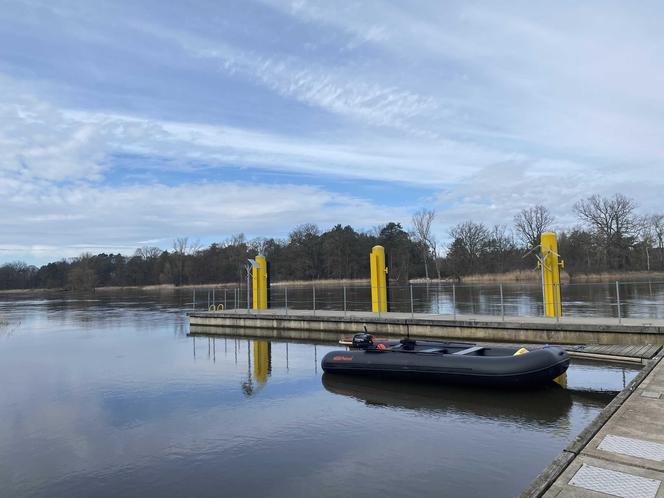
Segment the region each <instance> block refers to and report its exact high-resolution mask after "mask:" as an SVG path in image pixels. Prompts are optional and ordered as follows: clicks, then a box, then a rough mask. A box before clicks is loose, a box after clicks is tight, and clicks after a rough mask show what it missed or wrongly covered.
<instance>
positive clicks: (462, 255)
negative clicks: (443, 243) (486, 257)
mask: <svg viewBox="0 0 664 498" xmlns="http://www.w3.org/2000/svg"><path fill="white" fill-rule="evenodd" d="M450 236H451V237H452V238H453V239H454V241H453V242H452V245H451V247H450V250H449V252H448V259H450V261H451V262H452V264H453V265H454V272H455V273H456V274H457V275H462V274H472V273H474V272H476V271H477V269H478V266H479V261H480V258H481V257H482V255H483V254H484V252H485V250H486V248H487V244H488V243H489V238H490V233H489V229H488V228H487V227H486V225H484V224H482V223H474V222H472V221H464V222H463V223H459V224H458V225H455V226H454V227H452V229H451V230H450Z"/></svg>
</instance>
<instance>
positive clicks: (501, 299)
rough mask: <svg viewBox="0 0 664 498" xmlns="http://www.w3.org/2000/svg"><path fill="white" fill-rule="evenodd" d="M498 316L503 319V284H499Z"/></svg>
mask: <svg viewBox="0 0 664 498" xmlns="http://www.w3.org/2000/svg"><path fill="white" fill-rule="evenodd" d="M500 317H501V318H502V320H503V322H504V321H505V301H504V299H503V284H500Z"/></svg>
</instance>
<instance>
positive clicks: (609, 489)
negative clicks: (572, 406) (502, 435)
mask: <svg viewBox="0 0 664 498" xmlns="http://www.w3.org/2000/svg"><path fill="white" fill-rule="evenodd" d="M663 355H664V353H659V354H658V355H657V356H656V357H655V358H654V359H653V360H651V361H650V362H648V365H647V366H646V367H644V370H643V371H642V372H641V373H640V374H639V375H638V376H637V377H636V378H635V379H634V380H633V381H632V383H630V385H629V386H628V387H627V388H626V389H625V390H624V391H622V392H621V393H620V394H619V395H618V396H617V397H616V398H615V399H614V400H613V401H612V402H611V403H610V404H609V405H608V406H607V407H606V408H605V410H604V411H603V412H602V414H601V415H600V416H599V417H598V418H597V419H596V420H595V422H593V424H591V426H590V427H588V428H587V429H585V430H584V431H583V433H582V434H581V435H580V436H579V437H578V438H577V439H576V441H574V442H573V443H572V444H571V445H570V446H568V447H567V448H566V449H565V451H563V453H562V454H561V455H560V456H559V457H558V458H557V459H556V460H555V461H554V462H553V463H552V464H551V465H550V466H549V468H547V469H546V470H545V471H544V472H543V473H542V474H541V475H540V476H539V477H538V479H537V480H535V481H534V482H533V484H532V485H531V486H530V488H529V489H528V490H526V492H524V494H523V496H529V497H530V496H532V497H540V496H544V497H546V498H548V497H551V498H552V497H560V498H561V497H594V496H623V497H628V498H629V497H634V498H662V497H664V484H663V483H664V361H662V356H663Z"/></svg>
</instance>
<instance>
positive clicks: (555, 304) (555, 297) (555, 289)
mask: <svg viewBox="0 0 664 498" xmlns="http://www.w3.org/2000/svg"><path fill="white" fill-rule="evenodd" d="M553 307H554V308H555V310H556V322H559V321H560V313H559V310H558V284H553ZM561 308H562V307H561Z"/></svg>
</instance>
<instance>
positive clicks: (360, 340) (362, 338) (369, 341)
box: [352, 332, 373, 349]
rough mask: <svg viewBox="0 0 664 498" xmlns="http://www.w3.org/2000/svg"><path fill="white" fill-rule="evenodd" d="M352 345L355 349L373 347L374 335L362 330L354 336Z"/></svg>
mask: <svg viewBox="0 0 664 498" xmlns="http://www.w3.org/2000/svg"><path fill="white" fill-rule="evenodd" d="M352 347H354V348H355V349H369V348H370V347H373V336H372V335H371V334H367V333H366V332H361V333H359V334H355V335H354V336H353V344H352Z"/></svg>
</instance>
